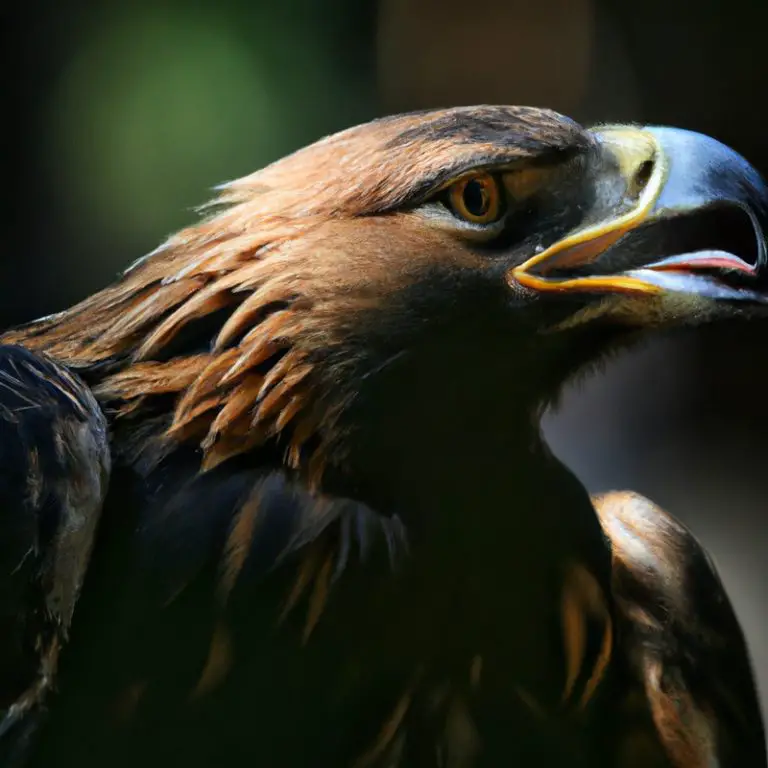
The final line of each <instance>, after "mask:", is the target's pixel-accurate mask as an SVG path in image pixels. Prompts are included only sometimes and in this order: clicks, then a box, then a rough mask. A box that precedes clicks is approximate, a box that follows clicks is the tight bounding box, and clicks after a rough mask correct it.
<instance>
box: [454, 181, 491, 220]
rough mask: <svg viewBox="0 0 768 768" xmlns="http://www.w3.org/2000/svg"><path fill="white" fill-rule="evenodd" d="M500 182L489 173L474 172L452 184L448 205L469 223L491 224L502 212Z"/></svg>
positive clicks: (455, 213)
mask: <svg viewBox="0 0 768 768" xmlns="http://www.w3.org/2000/svg"><path fill="white" fill-rule="evenodd" d="M502 204H503V191H502V184H501V182H500V181H499V180H498V179H497V178H496V177H495V176H493V175H492V174H490V173H476V174H473V175H471V176H466V177H465V178H463V179H460V180H459V181H457V182H455V183H454V184H452V185H451V186H450V187H449V189H448V207H449V208H450V209H451V211H452V212H453V214H454V215H455V216H458V217H459V218H460V219H464V220H465V221H467V222H469V223H470V224H493V223H494V222H496V221H498V220H499V218H500V217H501V215H502V214H503V210H502V208H503V205H502Z"/></svg>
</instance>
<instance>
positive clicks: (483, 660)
mask: <svg viewBox="0 0 768 768" xmlns="http://www.w3.org/2000/svg"><path fill="white" fill-rule="evenodd" d="M766 227H768V188H767V187H766V186H765V184H764V183H763V181H762V180H761V178H760V177H759V175H758V174H757V172H756V171H755V170H754V169H753V168H752V167H751V166H750V165H749V164H748V163H747V162H746V161H745V160H744V159H743V158H742V157H740V156H739V155H738V154H736V153H735V152H734V151H733V150H731V149H729V148H727V147H725V146H724V145H722V144H720V143H718V142H717V141H715V140H714V139H711V138H709V137H706V136H703V135H700V134H696V133H691V132H688V131H683V130H677V129H671V128H661V127H648V126H622V125H605V126H599V127H597V128H595V129H592V130H587V129H585V128H583V127H582V126H580V125H578V124H577V123H575V122H573V121H572V120H570V119H568V118H566V117H564V116H562V115H559V114H556V113H554V112H551V111H548V110H543V109H534V108H524V107H503V106H479V107H466V108H456V109H447V110H436V111H425V112H419V113H413V114H407V115H399V116H394V117H387V118H384V119H380V120H376V121H373V122H371V123H368V124H366V125H362V126H358V127H355V128H351V129H349V130H346V131H343V132H341V133H338V134H336V135H333V136H330V137H328V138H325V139H323V140H321V141H319V142H317V143H315V144H313V145H311V146H309V147H307V148H305V149H302V150H300V151H298V152H296V153H295V154H292V155H290V156H288V157H286V158H284V159H282V160H280V161H278V162H276V163H274V164H272V165H270V166H268V167H266V168H264V169H262V170H260V171H258V172H256V173H254V174H252V175H250V176H247V177H245V178H242V179H239V180H237V181H233V182H231V183H228V184H226V185H224V186H222V187H221V188H220V190H219V194H218V196H217V198H216V199H215V200H214V201H213V203H212V204H211V205H210V206H208V207H207V209H206V215H205V217H204V218H203V219H202V220H201V221H200V222H199V223H196V224H194V225H193V226H190V227H189V228H187V229H184V230H182V231H181V232H179V233H177V234H175V235H174V236H172V237H170V238H169V239H168V240H167V241H166V242H165V243H163V244H162V245H161V246H160V247H159V248H157V249H156V250H155V251H154V252H152V253H151V254H149V255H148V256H147V257H145V258H143V259H141V260H140V261H139V262H137V263H136V264H134V265H133V266H132V267H131V268H130V269H128V271H127V272H125V274H123V275H122V276H121V277H120V278H119V279H118V280H117V281H116V282H115V283H114V284H113V285H111V286H109V287H107V288H105V289H104V290H102V291H100V292H99V293H96V294H95V295H93V296H91V297H89V298H87V299H85V300H84V301H83V302H81V303H80V304H78V305H76V306H74V307H72V308H70V309H68V310H65V311H64V312H61V313H59V314H57V315H54V316H52V317H48V318H45V319H42V320H38V321H35V322H33V323H31V324H29V325H27V326H25V327H22V328H19V329H15V330H12V331H10V332H8V333H6V334H5V335H4V336H2V337H0V342H1V343H2V344H3V346H2V347H0V428H1V429H2V430H3V432H2V440H0V451H2V457H3V461H2V486H1V487H2V494H3V495H2V501H3V505H2V506H3V523H2V526H3V528H2V532H3V535H2V543H0V552H2V557H1V558H0V563H1V564H2V578H1V579H0V611H2V621H3V630H4V631H3V634H2V636H1V638H2V639H0V644H1V649H0V650H1V651H2V653H1V654H0V694H2V705H3V707H4V708H5V710H4V711H5V715H4V719H3V721H2V725H1V726H0V733H2V736H1V737H0V747H2V750H3V752H2V755H3V758H2V762H1V763H0V764H2V765H4V766H5V765H17V764H19V765H20V764H26V765H31V766H41V767H44V768H57V767H58V766H73V765H77V766H79V767H80V768H88V767H89V766H94V767H95V766H99V768H102V766H106V765H110V766H131V767H132V768H133V767H134V766H136V765H142V766H146V767H147V768H151V767H153V766H161V765H162V766H167V765H179V766H185V767H186V768H203V767H210V768H213V767H214V766H215V767H216V768H225V767H226V766H235V765H254V766H256V765H258V766H270V768H272V767H274V768H280V767H282V766H285V767H286V768H298V766H317V767H318V768H320V767H325V766H329V767H330V766H333V768H336V767H343V766H348V767H349V768H367V767H371V768H377V767H381V768H384V767H385V766H387V767H390V768H395V767H396V766H397V767H403V768H404V767H407V766H408V767H409V766H413V767H415V768H430V766H432V767H434V768H438V767H441V768H483V767H486V766H488V767H490V766H493V768H497V767H498V766H502V765H514V766H529V765H530V766H537V767H543V766H569V768H577V767H578V766H589V767H590V768H599V767H600V766H605V767H606V768H607V767H608V766H619V767H620V768H632V767H634V766H638V767H639V766H642V767H643V768H660V767H661V766H668V767H669V768H672V767H674V768H705V767H706V768H712V767H713V766H719V767H720V768H726V767H734V768H735V767H736V766H738V768H759V767H762V768H765V766H766V755H765V738H764V734H763V726H762V720H761V715H760V710H759V705H758V702H757V698H756V694H755V687H754V682H753V678H752V673H751V669H750V662H749V657H748V653H747V649H746V645H745V642H744V639H743V636H742V633H741V630H740V628H739V624H738V621H737V620H736V618H735V616H734V613H733V611H732V608H731V606H730V603H729V601H728V599H727V597H726V595H725V592H724V590H723V587H722V585H721V584H720V582H719V580H718V578H717V575H716V571H715V569H714V567H713V566H712V564H711V561H710V560H709V558H708V557H707V555H706V553H705V552H704V551H703V550H702V548H701V547H700V546H699V545H698V543H697V542H696V540H695V539H694V538H693V537H692V536H691V534H690V533H688V531H686V530H685V529H684V528H682V527H681V526H680V525H678V524H677V523H676V522H675V521H674V520H673V519H672V518H670V517H668V516H667V515H666V514H665V513H664V512H662V511H661V510H659V509H657V508H656V507H654V506H653V505H652V504H651V503H650V502H648V501H646V500H645V499H642V498H640V497H636V496H632V495H624V494H613V495H609V496H607V497H601V498H599V499H596V500H594V501H593V500H591V499H590V497H589V495H588V494H587V492H586V491H585V490H584V488H583V487H582V486H581V485H580V483H579V482H578V481H577V480H576V479H575V478H574V477H573V476H572V475H571V474H570V473H569V471H568V470H567V469H566V468H565V467H563V466H562V465H561V464H560V463H559V462H558V461H557V460H556V459H555V458H554V457H553V456H552V455H551V453H550V452H549V451H548V449H547V447H546V445H545V444H544V442H543V440H542V438H541V434H540V430H539V424H538V419H539V415H540V414H541V411H542V409H543V408H544V407H545V406H546V404H547V403H549V402H550V401H551V400H552V399H553V398H554V397H555V396H556V395H557V393H558V391H559V390H560V389H561V387H562V385H563V383H564V382H565V381H567V380H568V379H569V377H571V376H572V375H573V374H574V373H575V372H577V371H579V370H581V369H583V368H584V367H585V366H588V365H589V364H590V363H592V362H594V361H596V360H599V359H600V358H601V357H602V356H603V355H604V354H605V353H606V352H607V351H608V350H610V349H612V348H614V347H615V346H616V345H617V344H622V343H625V342H627V341H629V340H631V339H632V338H634V337H636V336H637V335H638V334H641V333H642V332H644V331H646V330H647V329H654V328H667V327H672V326H677V325H683V324H689V325H691V324H693V325H695V324H700V323H704V322H708V321H711V320H734V321H736V320H739V319H747V320H748V319H749V318H751V317H757V316H760V315H761V314H762V315H764V314H765V309H766V297H767V295H768V294H766V291H765V288H766V281H765V276H766V271H767V269H768V257H767V255H766V245H765V231H766ZM107 486H109V487H108V490H107ZM94 532H95V533H94ZM92 545H93V546H92ZM91 549H92V550H93V551H92V554H91ZM81 585H82V590H81Z"/></svg>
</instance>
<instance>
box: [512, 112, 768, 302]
mask: <svg viewBox="0 0 768 768" xmlns="http://www.w3.org/2000/svg"><path fill="white" fill-rule="evenodd" d="M594 133H595V136H596V138H597V141H598V143H599V145H600V148H601V151H602V152H603V153H605V154H604V155H603V157H604V158H606V159H607V161H608V163H609V167H610V168H611V171H610V172H609V173H608V176H610V177H611V179H612V180H613V182H612V183H613V185H614V193H615V196H614V198H611V199H612V200H614V202H613V203H611V204H609V205H607V206H605V207H604V208H603V209H600V208H599V207H597V208H596V210H597V211H598V212H597V214H596V215H595V216H593V220H592V221H591V222H589V223H587V224H586V225H585V226H583V227H582V228H581V229H579V230H577V231H575V232H572V233H571V234H569V235H568V236H567V237H565V238H563V239H562V240H559V241H558V242H556V243H554V244H553V245H551V246H549V247H548V248H546V249H545V250H542V251H541V252H539V253H537V254H536V255H535V256H533V257H532V258H530V259H528V260H527V261H526V262H525V263H523V264H521V265H520V266H518V267H515V268H514V269H513V270H511V272H510V275H509V277H510V280H514V281H515V282H517V283H518V284H520V285H523V286H525V287H527V288H530V289H532V290H534V291H536V292H540V293H551V292H558V293H563V292H577V293H616V292H621V293H630V294H659V293H664V292H670V291H675V292H683V293H688V294H697V295H700V296H707V297H710V298H713V299H726V300H729V299H732V300H746V301H757V302H761V303H766V302H768V292H765V291H762V292H761V291H760V290H759V283H760V278H761V277H764V273H765V272H768V253H767V252H766V238H765V235H766V231H768V187H767V186H766V184H765V183H764V182H763V180H762V179H761V177H760V175H759V174H758V173H757V171H756V170H755V169H754V168H753V167H752V166H751V165H750V164H749V163H748V162H747V161H746V160H745V159H744V158H743V157H741V155H739V154H738V153H736V152H734V151H733V150H732V149H730V148H729V147H726V146H725V145H724V144H721V143H720V142H718V141H716V140H715V139H712V138H710V137H709V136H704V135H702V134H699V133H694V132H691V131H685V130H679V129H675V128H662V127H641V128H636V127H628V126H610V127H605V128H601V129H599V130H597V131H595V132H594ZM599 183H600V182H598V184H599ZM606 183H607V182H606ZM617 185H618V186H617ZM616 189H618V190H619V191H618V193H616V191H615V190H616ZM603 193H604V190H603V189H602V188H601V187H600V186H598V188H597V193H596V195H597V197H598V198H599V197H600V195H601V194H603ZM603 197H605V194H603ZM600 210H602V211H603V213H600ZM587 218H588V219H589V217H587Z"/></svg>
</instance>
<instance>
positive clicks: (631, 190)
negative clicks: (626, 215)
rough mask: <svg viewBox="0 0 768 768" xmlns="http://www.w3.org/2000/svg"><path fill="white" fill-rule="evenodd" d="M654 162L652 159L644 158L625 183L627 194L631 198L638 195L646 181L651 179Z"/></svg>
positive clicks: (645, 185) (646, 183)
mask: <svg viewBox="0 0 768 768" xmlns="http://www.w3.org/2000/svg"><path fill="white" fill-rule="evenodd" d="M653 168H654V163H653V160H644V161H643V162H642V163H640V165H639V166H638V167H637V170H636V171H635V173H634V175H633V176H632V178H631V179H630V181H629V184H628V185H627V194H628V195H629V197H631V198H632V199H635V198H637V197H639V196H640V195H641V194H642V192H643V190H644V189H645V188H646V187H647V186H648V182H649V181H650V179H651V174H652V173H653Z"/></svg>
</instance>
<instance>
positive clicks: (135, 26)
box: [0, 0, 768, 710]
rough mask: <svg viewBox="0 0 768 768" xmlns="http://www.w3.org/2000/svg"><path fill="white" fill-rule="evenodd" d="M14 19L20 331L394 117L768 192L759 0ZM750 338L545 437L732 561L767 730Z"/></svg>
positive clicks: (767, 416) (684, 337) (12, 109)
mask: <svg viewBox="0 0 768 768" xmlns="http://www.w3.org/2000/svg"><path fill="white" fill-rule="evenodd" d="M11 5H12V6H13V7H12V8H11V7H10V6H11ZM7 6H9V7H7V8H6V9H4V10H2V19H3V24H2V29H3V31H4V32H5V33H6V35H8V38H9V39H8V40H7V41H6V45H4V46H3V50H4V51H6V52H8V53H11V52H12V54H11V55H12V58H11V59H10V60H9V61H8V62H7V64H6V67H5V74H6V82H7V86H6V89H5V90H6V93H7V98H6V100H5V101H6V109H5V115H6V117H5V118H4V119H3V120H2V121H1V122H2V125H3V130H4V131H5V132H6V134H7V138H6V140H5V142H4V151H3V159H4V162H5V166H4V167H6V171H5V172H4V173H3V178H4V179H5V181H4V185H3V186H4V190H3V191H4V194H5V199H4V201H3V202H4V205H3V211H4V214H5V215H6V216H7V224H6V226H5V227H4V229H3V230H2V231H3V236H4V238H5V239H6V242H5V243H4V247H3V251H2V255H1V256H0V327H6V326H8V325H10V324H12V323H17V322H20V321H24V320H29V319H31V318H33V317H37V316H39V315H43V314H47V313H50V312H52V311H55V310H58V309H61V308H63V307H65V306H66V305H68V304H70V303H72V302H74V301H76V300H78V299H80V298H82V297H83V296H85V295H86V294H87V293H89V292H91V291H93V290H96V289H98V288H99V287H101V286H103V285H105V284H106V283H107V282H108V281H110V280H111V279H112V278H113V277H114V276H115V275H116V274H117V273H118V271H119V270H121V269H122V268H123V267H125V266H126V265H127V264H128V263H129V262H131V261H132V260H134V259H135V258H137V257H138V256H140V255H142V254H144V253H145V252H147V251H149V250H151V249H152V248H153V247H154V246H155V245H157V244H158V242H159V241H160V240H161V239H162V238H164V236H165V235H167V234H168V233H170V232H171V231H173V230H174V229H175V228H177V227H179V226H181V225H183V224H185V223H188V222H190V221H191V220H192V218H193V216H194V213H193V212H192V210H191V208H192V207H193V206H195V205H197V204H199V203H202V202H204V201H205V200H206V199H207V198H208V196H209V190H210V187H212V186H213V185H214V184H216V183H219V182H221V181H225V180H227V179H230V178H233V177H237V176H241V175H244V174H245V173H248V172H250V171H252V170H255V169H256V168H258V167H259V166H261V165H263V164H265V163H267V162H269V161H271V160H274V159H276V158H278V157H279V156H281V155H282V154H284V153H286V152H289V151H291V150H293V149H296V148H297V147H299V146H301V145H302V144H305V143H308V142H310V141H313V140H314V139H317V138H319V137H320V136H322V135H324V134H327V133H329V132H332V131H335V130H338V129H341V128H344V127H347V126H348V125H350V124H353V123H356V122H362V121H365V120H368V119H370V118H372V117H375V116H378V115H381V114H385V113H389V112H396V111H404V110H410V109H417V108H423V107H430V106H451V105H456V104H472V103H506V104H531V105H537V106H548V107H552V108H555V109H557V110H559V111H561V112H565V113H567V114H569V115H570V116H572V117H574V118H576V119H577V120H579V121H581V122H584V123H593V122H600V121H617V120H632V121H648V122H656V123H667V124H673V125H678V126H681V127H687V128H693V129H697V130H700V131H704V132H706V133H709V134H711V135H713V136H715V137H717V138H719V139H720V140H722V141H725V142H726V143H728V144H730V145H732V146H733V147H735V148H736V149H738V150H739V151H740V152H742V154H744V155H746V156H747V157H748V158H749V159H750V160H751V161H752V162H753V163H754V164H755V165H756V166H757V167H758V168H759V169H761V171H762V172H763V173H764V174H766V175H768V135H766V134H767V132H766V129H765V123H763V119H762V118H763V114H764V113H763V109H764V100H765V97H766V94H768V58H766V56H765V50H766V48H765V46H766V42H765V41H766V37H765V28H766V21H767V20H768V5H766V4H765V3H764V2H759V1H758V0H752V1H750V0H645V2H643V3H627V2H624V0H536V1H535V2H531V0H480V1H479V2H466V0H380V2H374V1H373V0H369V1H367V2H366V1H365V0H282V2H272V1H270V2H266V1H261V0H219V2H217V3H213V2H209V3H201V2H189V1H188V0H183V1H182V0H133V1H132V2H131V3H127V2H119V1H118V0H112V1H111V2H106V0H69V2H67V3H59V2H54V1H53V0H49V1H48V2H45V1H44V2H42V3H14V4H7ZM11 14H13V16H11ZM739 333H740V335H739V336H738V337H736V338H734V334H733V333H727V332H724V331H723V330H718V329H714V328H713V329H707V330H705V331H698V332H696V333H695V334H684V333H682V334H681V333H678V334H675V335H674V336H673V337H670V338H668V339H664V340H661V341H659V342H657V343H654V344H651V345H648V346H646V347H644V348H642V349H639V350H635V351H633V352H631V353H629V354H627V355H625V356H624V357H622V358H620V359H619V360H617V361H615V362H614V363H612V364H611V365H610V367H609V368H608V370H607V371H606V373H605V374H604V375H601V376H599V377H597V378H593V379H590V380H589V381H588V382H586V383H585V384H584V385H581V386H580V388H579V390H578V391H569V392H568V394H567V396H566V398H565V400H564V402H563V405H562V407H561V408H560V410H559V411H558V413H556V414H549V415H548V416H547V418H546V428H547V433H548V435H549V438H550V442H551V444H552V446H553V448H554V449H555V451H556V453H558V454H559V455H560V456H561V457H562V458H563V459H564V460H565V461H566V463H567V464H569V465H570V466H571V467H572V468H573V469H574V470H575V471H576V472H577V474H578V475H579V476H580V477H581V478H582V479H583V481H584V482H585V483H586V485H587V486H588V487H589V488H590V490H593V491H599V490H607V489H611V488H632V489H635V490H638V491H640V492H642V493H644V494H646V495H648V496H650V497H651V498H652V499H654V500H655V501H657V502H659V503H660V504H662V505H663V506H665V507H667V508H668V509H670V510H671V511H673V513H674V514H676V515H677V516H678V517H680V518H681V519H682V520H684V521H685V522H686V523H687V524H688V525H690V526H691V527H692V528H693V530H694V531H695V533H696V534H697V535H698V536H699V537H700V539H701V540H702V541H703V542H704V543H705V544H706V545H707V546H708V547H709V548H710V550H711V551H712V552H713V553H714V556H715V558H716V560H717V562H718V564H719V565H720V568H721V571H722V575H723V578H724V581H725V583H726V586H727V587H728V589H729V591H730V593H731V595H732V597H733V600H734V602H735V604H736V608H737V610H738V611H739V613H740V616H741V618H742V622H743V625H744V627H745V630H746V633H747V635H748V638H749V640H750V642H751V646H752V650H753V654H754V658H755V664H756V667H757V671H758V674H759V677H760V683H761V686H762V691H763V700H764V702H766V704H765V706H766V708H767V710H768V558H766V554H767V553H768V511H766V509H765V507H766V503H765V501H766V499H768V439H767V435H768V409H763V407H762V405H761V403H762V401H763V399H764V398H765V396H766V392H768V356H767V355H766V351H768V339H767V338H766V336H765V331H764V330H763V331H761V330H759V329H755V330H753V331H748V330H742V331H740V332H739Z"/></svg>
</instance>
